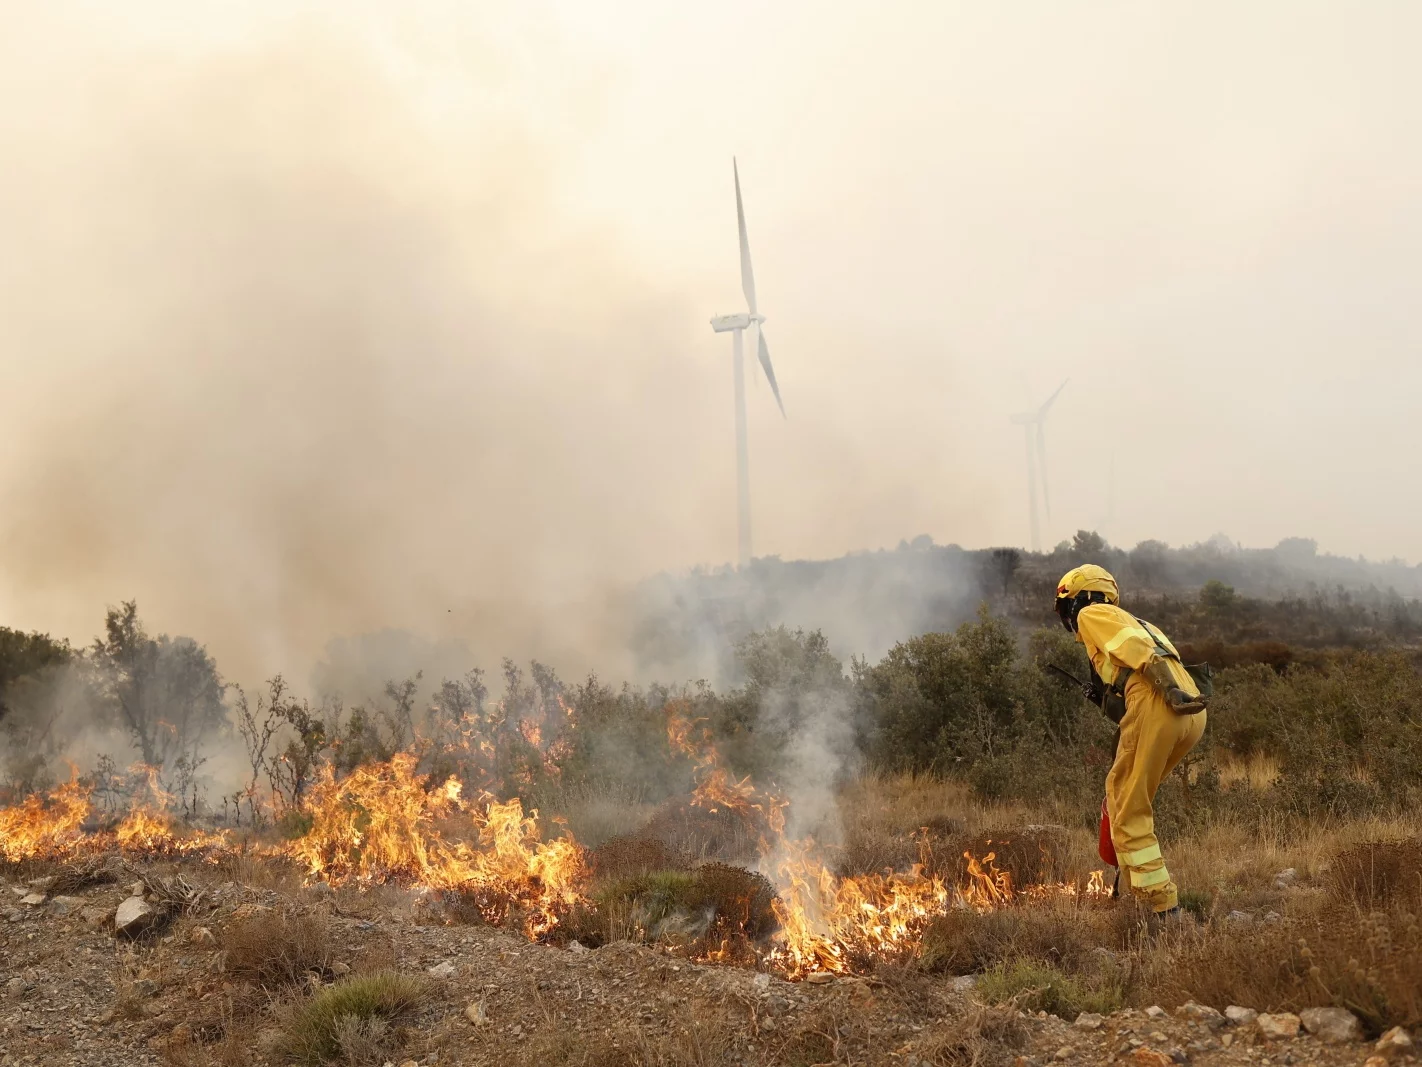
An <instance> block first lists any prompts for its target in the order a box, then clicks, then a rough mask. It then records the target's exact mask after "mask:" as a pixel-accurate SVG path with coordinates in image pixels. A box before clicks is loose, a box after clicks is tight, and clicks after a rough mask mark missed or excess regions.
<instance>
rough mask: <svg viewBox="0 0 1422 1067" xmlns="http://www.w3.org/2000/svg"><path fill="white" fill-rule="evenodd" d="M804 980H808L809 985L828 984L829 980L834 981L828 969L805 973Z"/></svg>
mask: <svg viewBox="0 0 1422 1067" xmlns="http://www.w3.org/2000/svg"><path fill="white" fill-rule="evenodd" d="M805 981H807V982H809V983H810V985H829V983H830V982H833V981H834V975H832V974H830V973H829V971H813V972H811V973H810V974H807V975H805Z"/></svg>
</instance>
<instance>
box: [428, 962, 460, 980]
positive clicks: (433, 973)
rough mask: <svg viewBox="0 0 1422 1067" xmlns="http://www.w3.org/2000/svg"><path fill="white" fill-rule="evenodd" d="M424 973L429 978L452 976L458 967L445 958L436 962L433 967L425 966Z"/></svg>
mask: <svg viewBox="0 0 1422 1067" xmlns="http://www.w3.org/2000/svg"><path fill="white" fill-rule="evenodd" d="M425 973H426V974H427V975H429V976H430V977H431V978H453V977H454V976H455V975H456V974H457V973H458V968H456V967H455V966H454V964H452V963H450V962H449V960H445V961H444V962H443V963H436V964H435V965H434V966H433V967H428V968H426V969H425Z"/></svg>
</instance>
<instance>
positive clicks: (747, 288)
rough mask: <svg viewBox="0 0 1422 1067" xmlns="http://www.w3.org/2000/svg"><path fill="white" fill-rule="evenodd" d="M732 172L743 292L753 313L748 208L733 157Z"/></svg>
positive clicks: (739, 173) (747, 306)
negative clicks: (743, 205)
mask: <svg viewBox="0 0 1422 1067" xmlns="http://www.w3.org/2000/svg"><path fill="white" fill-rule="evenodd" d="M731 173H732V174H734V175H735V177H736V225H737V227H738V228H739V229H740V234H741V292H743V293H745V294H746V308H747V310H749V311H750V313H751V314H752V315H754V314H755V313H756V309H755V272H754V271H752V270H751V260H750V238H749V237H747V236H746V209H745V208H744V207H742V206H741V172H740V169H739V168H738V167H737V166H736V160H735V157H732V158H731Z"/></svg>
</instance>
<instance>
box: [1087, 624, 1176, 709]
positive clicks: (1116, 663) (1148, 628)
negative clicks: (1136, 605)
mask: <svg viewBox="0 0 1422 1067" xmlns="http://www.w3.org/2000/svg"><path fill="white" fill-rule="evenodd" d="M1076 633H1077V637H1079V638H1080V639H1081V643H1082V644H1083V645H1085V646H1086V654H1087V655H1088V656H1089V657H1090V658H1091V666H1092V668H1093V669H1094V670H1095V671H1096V673H1097V675H1099V676H1100V678H1101V680H1102V681H1103V682H1105V683H1106V684H1107V685H1110V686H1115V687H1116V688H1118V689H1121V688H1127V687H1128V686H1129V680H1128V679H1129V675H1130V673H1131V672H1135V671H1139V670H1143V669H1144V668H1145V667H1146V666H1148V665H1149V664H1150V662H1151V661H1152V660H1154V659H1157V658H1161V659H1164V660H1165V662H1166V664H1167V665H1168V667H1167V669H1168V670H1169V671H1170V674H1171V677H1173V678H1174V679H1175V684H1176V685H1177V686H1178V687H1179V688H1180V689H1182V690H1184V691H1185V693H1186V694H1187V695H1189V696H1192V697H1198V696H1199V695H1200V690H1199V689H1198V688H1197V687H1196V685H1195V680H1194V679H1193V678H1191V677H1190V672H1189V671H1187V670H1186V669H1185V666H1184V664H1182V663H1181V662H1180V653H1179V652H1177V651H1176V650H1175V646H1174V645H1173V644H1171V643H1170V638H1168V637H1166V636H1165V634H1163V633H1161V632H1160V630H1159V629H1158V628H1157V627H1155V626H1152V625H1151V624H1150V623H1148V622H1142V621H1141V620H1140V619H1137V618H1136V617H1135V616H1134V615H1132V614H1131V613H1130V612H1128V611H1125V610H1123V609H1121V608H1118V607H1117V606H1116V605H1115V604H1088V605H1087V606H1086V607H1084V608H1082V609H1081V611H1080V612H1079V613H1078V614H1077V617H1076ZM1157 642H1158V644H1157ZM1162 646H1163V647H1164V648H1165V649H1166V650H1167V651H1168V652H1169V656H1161V647H1162ZM1140 681H1141V682H1143V683H1144V682H1145V679H1143V678H1142V679H1140Z"/></svg>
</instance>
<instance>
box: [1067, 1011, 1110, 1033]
mask: <svg viewBox="0 0 1422 1067" xmlns="http://www.w3.org/2000/svg"><path fill="white" fill-rule="evenodd" d="M1104 1021H1105V1020H1104V1019H1102V1018H1101V1016H1099V1015H1097V1014H1096V1013H1095V1012H1090V1011H1084V1012H1082V1013H1081V1014H1080V1015H1078V1016H1077V1017H1076V1022H1074V1023H1072V1026H1074V1027H1076V1028H1077V1029H1078V1030H1100V1029H1101V1024H1102V1023H1103V1022H1104Z"/></svg>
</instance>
